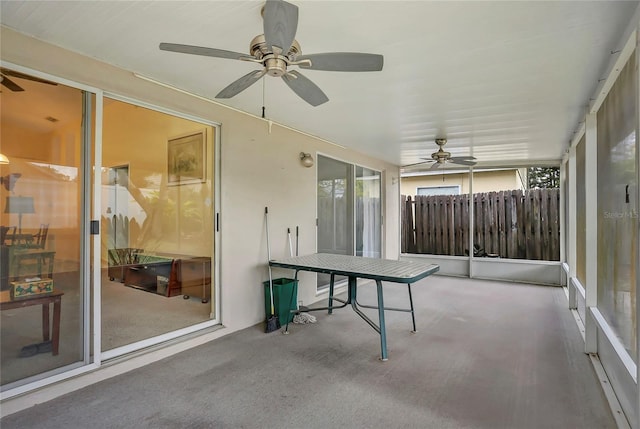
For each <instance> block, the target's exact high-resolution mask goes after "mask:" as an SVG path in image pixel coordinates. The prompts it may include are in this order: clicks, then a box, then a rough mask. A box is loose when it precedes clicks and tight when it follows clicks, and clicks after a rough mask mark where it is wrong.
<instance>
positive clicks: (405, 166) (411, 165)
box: [401, 159, 433, 168]
mask: <svg viewBox="0 0 640 429" xmlns="http://www.w3.org/2000/svg"><path fill="white" fill-rule="evenodd" d="M429 162H433V160H432V159H430V160H427V161H422V162H416V163H415V164H407V165H403V166H401V168H409V167H415V166H416V165H422V164H427V163H429Z"/></svg>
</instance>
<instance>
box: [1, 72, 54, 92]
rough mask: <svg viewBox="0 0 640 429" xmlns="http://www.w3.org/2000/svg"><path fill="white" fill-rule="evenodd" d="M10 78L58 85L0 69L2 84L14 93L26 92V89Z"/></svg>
mask: <svg viewBox="0 0 640 429" xmlns="http://www.w3.org/2000/svg"><path fill="white" fill-rule="evenodd" d="M8 76H11V77H16V78H19V79H26V80H32V81H34V82H39V83H45V84H47V85H57V83H55V82H50V81H48V80H44V79H40V78H39V77H34V76H29V75H28V74H24V73H20V72H17V71H13V70H9V69H5V68H2V69H0V84H2V85H3V86H5V87H6V88H8V89H10V90H11V91H14V92H19V91H24V88H22V87H21V86H20V85H18V84H17V83H15V82H14V81H12V80H11V79H9V78H8Z"/></svg>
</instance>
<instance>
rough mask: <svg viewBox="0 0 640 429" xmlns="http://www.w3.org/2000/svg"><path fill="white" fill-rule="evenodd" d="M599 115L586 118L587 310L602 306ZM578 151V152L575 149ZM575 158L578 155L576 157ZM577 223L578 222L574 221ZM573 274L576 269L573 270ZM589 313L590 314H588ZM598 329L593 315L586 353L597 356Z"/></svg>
mask: <svg viewBox="0 0 640 429" xmlns="http://www.w3.org/2000/svg"><path fill="white" fill-rule="evenodd" d="M597 131H598V130H597V117H596V114H595V113H589V114H588V115H587V116H586V139H585V143H586V145H585V166H584V171H585V183H584V188H585V189H588V190H589V191H588V192H585V210H586V213H585V220H586V222H585V224H586V228H585V229H586V231H585V232H586V237H585V248H586V249H585V253H586V261H585V268H586V279H585V282H586V284H585V294H586V297H585V300H586V307H587V308H591V307H593V308H596V307H597V305H598V176H597V171H598V146H597V145H598V139H597V137H598V135H597ZM574 150H575V149H574ZM574 158H575V154H574ZM574 223H575V222H574ZM572 271H573V268H572ZM587 313H589V312H587ZM597 329H598V328H597V326H596V324H595V321H594V320H593V318H592V317H591V316H589V315H588V316H587V317H586V320H585V352H586V353H597V352H598V344H597Z"/></svg>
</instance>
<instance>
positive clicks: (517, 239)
mask: <svg viewBox="0 0 640 429" xmlns="http://www.w3.org/2000/svg"><path fill="white" fill-rule="evenodd" d="M402 198H403V200H402V201H403V203H402V205H401V207H402V213H401V219H402V228H401V234H402V238H401V239H402V243H401V248H402V251H403V252H407V253H423V254H440V255H458V256H463V255H467V254H468V248H469V239H470V236H469V234H470V231H469V209H470V206H471V204H473V205H474V212H475V221H474V233H473V243H474V244H475V245H478V246H480V247H481V248H483V250H484V251H485V252H486V253H495V254H498V255H499V256H500V257H502V258H516V259H544V260H555V261H557V260H559V257H560V222H559V219H558V216H559V210H558V207H559V191H558V190H557V189H534V190H528V191H526V192H523V191H522V190H513V191H501V192H489V193H479V194H474V195H473V196H472V198H471V197H469V196H468V195H444V196H424V195H418V196H415V198H414V199H413V200H412V198H411V197H410V196H403V197H402Z"/></svg>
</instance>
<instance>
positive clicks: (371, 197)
mask: <svg viewBox="0 0 640 429" xmlns="http://www.w3.org/2000/svg"><path fill="white" fill-rule="evenodd" d="M380 183H381V182H380V172H378V171H374V170H370V169H368V168H365V167H359V166H358V167H356V256H364V257H368V258H380V257H382V242H381V238H382V211H381V210H382V209H381V198H380Z"/></svg>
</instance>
